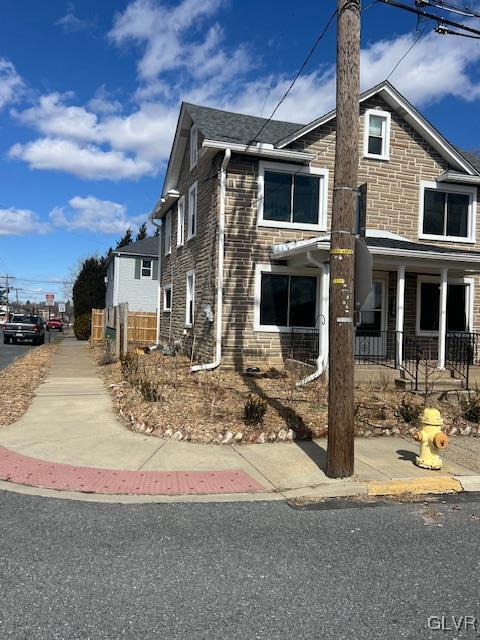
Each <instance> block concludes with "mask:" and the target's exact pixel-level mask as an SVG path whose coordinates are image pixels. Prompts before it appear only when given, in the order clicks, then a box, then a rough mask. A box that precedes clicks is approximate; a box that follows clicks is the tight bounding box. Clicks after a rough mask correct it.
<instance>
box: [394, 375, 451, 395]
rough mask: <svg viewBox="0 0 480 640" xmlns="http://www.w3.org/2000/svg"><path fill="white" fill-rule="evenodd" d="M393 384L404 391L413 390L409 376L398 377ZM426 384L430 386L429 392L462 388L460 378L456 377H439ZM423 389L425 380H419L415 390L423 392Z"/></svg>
mask: <svg viewBox="0 0 480 640" xmlns="http://www.w3.org/2000/svg"><path fill="white" fill-rule="evenodd" d="M395 385H396V386H397V387H399V388H400V389H404V390H405V391H414V390H415V382H414V381H413V380H412V379H411V378H405V377H400V378H396V379H395ZM428 386H429V387H430V388H432V391H431V393H434V394H437V393H443V392H444V391H455V390H460V389H462V388H463V382H462V380H460V379H458V378H452V377H451V376H449V377H441V378H439V379H436V380H435V382H434V383H433V382H429V383H428ZM424 391H425V380H419V381H418V386H417V392H418V393H423V392H424Z"/></svg>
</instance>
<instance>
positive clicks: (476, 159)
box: [459, 149, 480, 171]
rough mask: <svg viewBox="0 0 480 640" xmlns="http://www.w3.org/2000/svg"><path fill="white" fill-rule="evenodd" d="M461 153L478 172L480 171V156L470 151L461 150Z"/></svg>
mask: <svg viewBox="0 0 480 640" xmlns="http://www.w3.org/2000/svg"><path fill="white" fill-rule="evenodd" d="M459 151H460V153H461V154H462V156H464V158H466V159H467V160H468V161H469V162H470V164H471V165H472V166H473V167H474V168H475V169H476V170H477V171H480V156H479V155H478V154H476V153H471V152H470V151H463V149H459Z"/></svg>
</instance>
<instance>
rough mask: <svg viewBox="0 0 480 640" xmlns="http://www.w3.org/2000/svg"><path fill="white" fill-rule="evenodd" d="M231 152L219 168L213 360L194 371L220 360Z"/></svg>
mask: <svg viewBox="0 0 480 640" xmlns="http://www.w3.org/2000/svg"><path fill="white" fill-rule="evenodd" d="M231 155H232V151H231V150H230V149H225V156H224V158H223V160H222V166H221V168H220V211H219V220H218V274H217V308H216V310H215V313H216V317H215V360H214V361H213V362H209V363H208V364H197V365H194V366H193V367H192V368H191V371H192V373H195V372H196V371H211V370H212V369H216V368H217V367H219V366H220V362H221V360H222V328H223V263H224V257H225V256H224V254H225V251H224V247H225V200H226V197H227V196H226V194H227V166H228V163H229V162H230V157H231Z"/></svg>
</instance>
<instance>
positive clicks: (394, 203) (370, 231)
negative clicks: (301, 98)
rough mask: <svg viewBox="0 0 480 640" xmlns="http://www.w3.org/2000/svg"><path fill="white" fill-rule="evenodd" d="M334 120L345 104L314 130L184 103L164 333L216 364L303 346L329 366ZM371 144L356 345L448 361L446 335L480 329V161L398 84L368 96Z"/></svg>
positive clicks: (366, 147) (366, 351)
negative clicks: (422, 351)
mask: <svg viewBox="0 0 480 640" xmlns="http://www.w3.org/2000/svg"><path fill="white" fill-rule="evenodd" d="M335 127H336V121H335V111H332V112H330V113H328V114H326V115H324V116H322V117H321V118H319V119H317V120H314V121H313V122H311V123H309V124H307V125H301V124H294V123H290V122H280V121H275V120H271V121H270V120H266V119H263V118H256V117H252V116H247V115H241V114H237V113H230V112H225V111H220V110H216V109H211V108H206V107H200V106H196V105H192V104H187V103H183V104H182V106H181V110H180V116H179V120H178V125H177V130H176V133H175V139H174V143H173V148H172V152H171V156H170V161H169V164H168V168H167V173H166V177H165V183H164V188H163V192H162V197H161V199H160V201H159V202H158V204H157V205H156V207H155V209H154V211H153V213H152V217H153V218H155V219H161V220H162V231H161V241H160V252H159V258H160V287H161V308H160V318H159V332H160V333H159V340H160V342H175V341H179V342H180V343H182V341H183V342H184V343H185V344H188V345H189V349H191V350H192V349H193V359H194V360H195V361H197V362H198V363H200V364H202V365H204V366H205V365H207V366H208V367H209V368H213V367H216V366H218V365H219V364H221V365H222V366H226V367H232V366H234V367H237V368H241V369H244V368H245V367H247V366H259V367H266V366H271V365H276V366H278V365H280V364H281V363H282V361H283V360H284V358H286V357H296V352H299V351H300V352H301V351H302V349H305V347H306V348H307V351H308V350H310V352H311V351H312V350H313V352H314V353H313V359H317V366H318V368H319V369H321V368H322V367H324V366H325V365H326V363H327V357H328V322H327V320H328V288H329V247H330V238H329V227H330V213H331V204H332V190H333V172H334V157H335ZM358 145H359V155H360V162H359V186H360V185H366V193H367V195H366V211H367V214H366V227H367V231H366V238H367V244H368V246H369V249H370V252H371V254H372V256H373V268H374V273H373V286H372V289H371V291H370V295H369V296H368V299H367V301H366V302H365V304H364V306H363V309H362V313H361V322H360V325H359V326H358V327H357V330H356V336H357V337H356V345H355V347H356V350H357V352H358V355H359V357H360V356H361V357H362V358H364V359H365V358H366V359H368V357H369V356H371V358H372V359H374V360H375V361H380V362H381V361H382V359H383V360H385V361H386V362H387V361H388V362H389V363H390V364H392V363H393V364H395V365H396V366H400V367H401V366H402V363H404V361H405V358H406V357H407V356H406V354H407V352H409V349H410V347H411V345H412V344H414V343H415V344H417V343H418V341H424V342H425V343H428V344H430V346H431V348H432V354H433V356H434V357H435V358H437V359H438V366H439V367H440V368H444V367H445V364H446V360H447V359H448V353H449V351H448V349H449V347H448V337H449V336H453V335H456V336H458V335H466V334H469V333H472V332H476V331H478V330H479V329H480V308H479V302H480V287H479V285H480V281H479V277H478V275H477V274H479V273H480V237H479V233H478V231H477V194H478V187H479V185H480V159H479V158H478V157H476V156H472V155H470V154H467V153H464V152H462V151H460V150H459V149H457V148H456V147H455V146H454V145H452V144H451V143H450V142H448V141H447V140H446V139H445V138H444V137H443V136H442V135H441V134H440V133H439V132H438V131H437V130H436V129H435V128H434V127H433V126H432V125H431V124H430V123H429V122H428V121H427V120H426V119H425V118H424V117H423V116H422V115H421V114H420V113H419V112H418V111H417V110H416V109H415V108H414V107H413V106H412V105H411V104H410V103H409V102H408V101H407V100H406V99H405V98H404V97H403V96H402V95H401V94H400V93H399V92H398V91H397V90H396V89H395V88H394V87H393V86H392V85H391V84H389V83H388V82H384V83H382V84H380V85H378V86H376V87H374V88H373V89H371V90H369V91H367V92H365V93H364V94H362V96H361V98H360V114H359V121H358ZM362 193H365V191H364V190H362ZM306 337H309V340H306ZM309 355H310V357H312V353H310V354H309Z"/></svg>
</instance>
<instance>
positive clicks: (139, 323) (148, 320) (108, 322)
mask: <svg viewBox="0 0 480 640" xmlns="http://www.w3.org/2000/svg"><path fill="white" fill-rule="evenodd" d="M156 339H157V314H156V313H147V312H141V311H129V310H128V305H127V304H121V305H119V306H118V307H108V308H107V309H92V333H91V338H90V340H91V342H92V343H93V344H98V343H101V342H104V341H105V340H108V341H109V342H111V343H112V344H111V347H112V351H115V353H116V355H117V356H118V355H120V353H124V352H125V351H126V350H127V348H128V345H132V346H134V345H135V346H148V345H151V344H153V343H154V342H155V341H156Z"/></svg>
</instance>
